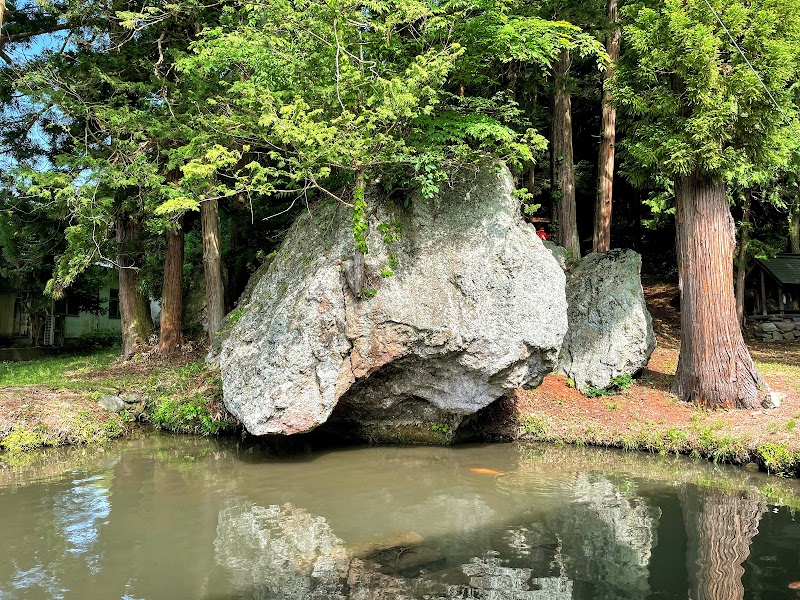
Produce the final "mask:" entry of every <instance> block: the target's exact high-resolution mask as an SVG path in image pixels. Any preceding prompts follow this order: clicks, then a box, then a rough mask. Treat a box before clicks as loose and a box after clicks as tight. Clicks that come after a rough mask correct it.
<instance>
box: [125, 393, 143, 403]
mask: <svg viewBox="0 0 800 600" xmlns="http://www.w3.org/2000/svg"><path fill="white" fill-rule="evenodd" d="M119 397H120V399H121V400H122V401H123V402H124V403H125V404H141V403H142V402H144V396H143V395H142V394H140V393H139V392H122V393H121V394H120V395H119Z"/></svg>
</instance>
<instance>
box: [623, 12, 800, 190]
mask: <svg viewBox="0 0 800 600" xmlns="http://www.w3.org/2000/svg"><path fill="white" fill-rule="evenodd" d="M711 6H713V8H714V10H715V11H716V12H717V13H718V14H719V17H720V18H721V20H722V21H723V22H724V23H725V24H726V26H727V28H728V29H729V30H730V32H731V34H732V35H733V37H734V38H735V39H737V40H738V44H739V46H740V47H741V48H742V49H743V50H744V52H745V53H746V55H747V57H748V58H749V60H750V62H751V63H752V65H753V67H754V68H755V71H756V72H757V73H758V75H759V76H760V77H761V79H762V80H763V81H764V83H765V84H766V86H767V88H768V89H769V90H770V92H771V94H772V96H773V97H774V98H775V99H776V101H777V102H778V104H779V105H780V107H781V109H782V110H783V111H785V112H786V113H787V114H789V115H790V116H791V115H794V111H795V106H794V99H793V96H792V94H793V91H792V85H793V84H794V83H795V82H796V81H797V79H798V73H800V43H798V42H800V3H798V1H797V0H778V2H772V1H770V2H765V1H762V0H746V1H742V0H740V1H737V2H721V1H719V0H716V1H715V0H711ZM622 14H623V20H624V22H625V26H624V33H623V37H624V39H625V44H624V48H625V52H624V53H623V56H622V58H621V60H620V63H619V65H618V67H617V77H616V79H615V81H614V82H613V84H612V89H613V94H614V97H615V99H616V101H617V102H618V104H619V105H620V107H621V108H622V110H623V114H624V116H625V117H627V118H628V120H627V124H626V134H627V140H626V142H625V144H624V150H625V160H626V165H627V171H628V173H629V174H630V175H631V178H632V180H633V181H634V182H635V183H639V184H643V185H646V184H647V183H648V182H652V181H653V179H652V178H653V176H664V177H667V178H668V179H672V178H674V177H675V176H678V175H689V174H690V173H692V172H697V173H701V174H703V175H705V176H710V177H725V178H726V179H728V180H731V181H732V180H734V179H736V180H738V181H746V180H747V179H748V176H747V175H746V173H755V172H757V171H758V170H759V169H770V168H775V167H780V166H782V165H785V164H787V161H788V160H789V157H790V155H791V152H792V151H793V149H794V148H796V147H797V141H798V138H797V136H796V135H795V133H794V132H793V131H792V128H793V127H794V126H795V125H794V124H790V123H786V122H785V119H784V118H783V116H782V115H781V112H780V111H779V110H777V109H776V107H775V106H774V105H773V103H772V100H771V99H770V97H769V96H768V95H767V94H766V93H765V92H764V90H763V89H762V88H761V85H760V84H759V82H758V79H757V77H756V75H755V74H754V73H753V71H751V69H750V68H749V66H748V65H747V64H746V63H745V61H744V59H743V58H742V57H741V55H740V54H739V52H738V51H737V49H736V48H735V47H734V46H733V44H732V43H731V41H730V39H729V38H728V36H727V34H726V33H725V31H724V30H723V28H722V27H721V26H720V24H719V22H718V21H717V19H716V17H715V16H714V14H713V13H712V12H711V11H710V10H709V7H708V5H707V4H706V2H705V0H688V1H682V0H667V1H666V2H653V1H650V0H645V1H638V2H631V3H627V4H626V5H624V7H623V9H622Z"/></svg>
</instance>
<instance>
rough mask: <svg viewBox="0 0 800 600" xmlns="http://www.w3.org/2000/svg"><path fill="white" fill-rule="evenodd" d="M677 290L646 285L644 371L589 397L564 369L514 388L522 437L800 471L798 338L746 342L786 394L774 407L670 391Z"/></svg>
mask: <svg viewBox="0 0 800 600" xmlns="http://www.w3.org/2000/svg"><path fill="white" fill-rule="evenodd" d="M676 292H677V290H676V289H675V288H674V287H671V286H646V287H645V294H646V296H647V300H648V308H649V310H650V312H651V314H652V315H653V322H654V323H653V324H654V329H655V333H656V337H657V339H658V348H656V351H655V352H654V353H653V356H652V358H651V359H650V363H649V364H648V366H647V368H646V369H645V370H644V372H643V374H642V375H641V377H640V378H639V379H638V380H636V381H634V382H633V383H632V385H630V386H629V387H626V388H625V389H622V390H619V391H618V393H616V394H613V395H605V396H596V397H593V398H589V397H586V396H584V395H583V394H581V393H580V392H578V391H577V390H575V389H573V388H572V387H570V385H569V381H567V380H566V379H565V378H563V377H558V376H554V375H550V376H548V377H547V378H545V381H544V382H543V384H542V385H541V386H539V387H538V388H536V389H535V390H531V391H522V390H519V391H516V392H515V393H514V394H513V395H512V401H513V402H512V404H513V411H514V417H513V418H514V420H515V427H516V429H515V434H516V435H517V436H518V437H519V438H520V439H523V440H536V441H547V442H555V443H566V444H575V445H592V446H607V447H615V448H623V449H625V450H640V451H645V452H653V453H658V454H687V455H692V456H697V457H702V458H707V459H709V460H711V461H714V462H720V463H732V464H740V465H750V467H751V468H755V467H758V468H760V469H762V470H765V471H768V472H770V473H775V474H778V475H783V476H800V435H799V434H798V432H800V343H798V342H775V343H765V342H755V341H751V342H749V343H748V345H749V347H750V352H751V354H752V355H753V358H754V360H755V362H756V366H757V367H758V369H759V371H760V372H761V374H762V375H763V376H764V378H765V379H766V380H767V383H769V385H770V387H771V388H772V389H773V390H775V391H779V392H782V393H784V394H786V399H785V400H784V401H783V403H782V404H781V406H780V407H779V408H776V409H770V410H764V409H760V408H759V409H758V410H727V411H707V410H703V409H702V408H699V407H696V406H694V405H691V404H687V403H684V402H681V401H679V400H678V399H677V398H676V397H675V396H673V395H672V394H671V392H670V388H671V384H672V382H673V380H674V377H675V370H676V367H677V364H678V350H679V347H680V332H679V313H678V312H677V311H676V310H675V309H674V308H672V307H671V306H669V300H670V299H671V298H672V297H673V296H674V294H675V293H676Z"/></svg>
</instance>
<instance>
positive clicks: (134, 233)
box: [116, 215, 153, 359]
mask: <svg viewBox="0 0 800 600" xmlns="http://www.w3.org/2000/svg"><path fill="white" fill-rule="evenodd" d="M140 232H141V225H140V224H139V223H138V222H137V221H134V220H133V219H130V218H128V217H126V216H124V215H123V216H120V217H117V232H116V234H117V247H118V249H119V250H118V256H117V262H118V263H119V308H120V317H121V326H122V356H123V358H126V359H128V358H130V357H131V356H133V355H134V354H135V353H136V352H137V351H139V350H140V349H141V348H143V347H144V346H146V345H147V338H149V337H150V334H151V333H153V320H152V318H151V316H150V302H148V300H147V298H145V297H144V295H143V294H142V292H140V291H139V270H138V269H137V268H135V256H136V255H138V254H139V252H140V251H141V247H140V246H141V242H140V237H139V236H140Z"/></svg>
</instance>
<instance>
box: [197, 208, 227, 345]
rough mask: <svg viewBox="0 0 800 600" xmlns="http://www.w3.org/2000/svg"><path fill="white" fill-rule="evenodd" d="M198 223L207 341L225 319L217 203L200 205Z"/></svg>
mask: <svg viewBox="0 0 800 600" xmlns="http://www.w3.org/2000/svg"><path fill="white" fill-rule="evenodd" d="M200 222H201V226H202V232H203V269H204V271H205V275H206V320H207V321H208V339H209V342H210V343H211V344H212V345H213V343H214V338H215V336H216V335H217V333H218V332H219V330H220V329H221V328H222V320H223V319H224V318H225V288H224V286H223V283H222V254H221V250H220V238H221V235H220V226H219V201H218V200H216V199H208V200H203V201H202V202H201V203H200Z"/></svg>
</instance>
